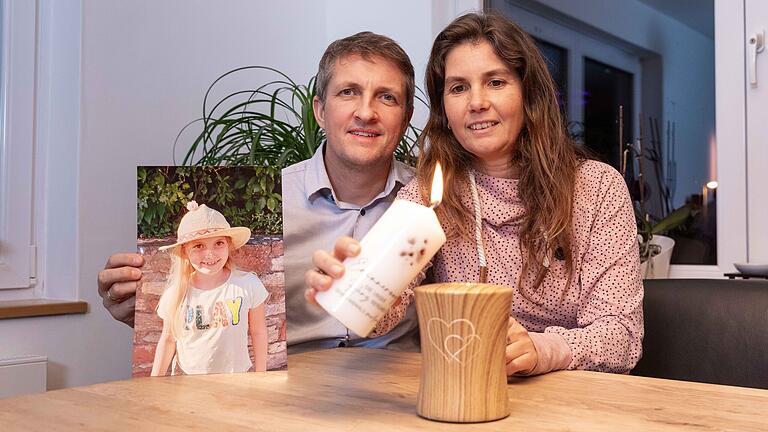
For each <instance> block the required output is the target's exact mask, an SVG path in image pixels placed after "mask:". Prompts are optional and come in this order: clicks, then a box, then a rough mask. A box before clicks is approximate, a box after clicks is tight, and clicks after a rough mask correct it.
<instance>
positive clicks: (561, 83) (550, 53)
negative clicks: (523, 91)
mask: <svg viewBox="0 0 768 432" xmlns="http://www.w3.org/2000/svg"><path fill="white" fill-rule="evenodd" d="M534 40H535V41H536V45H537V46H538V47H539V50H540V51H541V54H542V55H543V56H544V60H545V61H546V62H547V69H549V73H550V75H552V79H554V80H555V84H557V103H558V105H560V111H561V112H562V113H564V114H565V113H567V112H568V99H567V97H568V51H567V50H566V49H565V48H562V47H559V46H557V45H554V44H551V43H549V42H545V41H543V40H541V39H536V38H534Z"/></svg>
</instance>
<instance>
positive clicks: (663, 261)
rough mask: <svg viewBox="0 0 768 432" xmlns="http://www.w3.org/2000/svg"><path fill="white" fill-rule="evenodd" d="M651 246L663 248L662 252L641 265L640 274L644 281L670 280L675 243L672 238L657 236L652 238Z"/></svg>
mask: <svg viewBox="0 0 768 432" xmlns="http://www.w3.org/2000/svg"><path fill="white" fill-rule="evenodd" d="M651 244H654V245H658V246H659V247H661V252H660V253H659V254H658V255H656V256H654V257H653V258H651V259H649V260H648V261H646V262H644V263H642V264H640V274H641V275H642V276H643V279H667V278H669V262H670V261H671V260H672V249H673V248H674V247H675V241H674V240H673V239H671V238H670V237H667V236H663V235H658V234H657V235H655V236H653V238H651Z"/></svg>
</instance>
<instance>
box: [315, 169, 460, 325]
mask: <svg viewBox="0 0 768 432" xmlns="http://www.w3.org/2000/svg"><path fill="white" fill-rule="evenodd" d="M442 196H443V174H442V169H441V168H440V164H439V163H438V164H437V166H436V167H435V173H434V175H433V177H432V193H431V196H430V206H429V207H425V206H423V205H421V204H417V203H414V202H411V201H405V200H395V202H393V203H392V205H391V206H390V207H389V209H388V210H387V211H386V212H385V213H384V215H383V216H382V217H381V219H379V220H378V222H376V225H374V226H373V228H371V230H370V231H368V234H366V235H365V237H363V239H362V241H361V242H360V254H359V255H358V256H356V257H353V258H348V259H346V260H345V261H344V267H345V269H346V270H345V272H344V276H342V277H341V278H340V279H338V280H336V281H335V282H334V283H333V285H332V286H331V288H330V289H329V290H328V291H322V292H319V293H317V296H316V299H317V303H319V304H320V306H322V307H323V308H324V309H325V310H326V311H327V312H328V313H329V314H331V315H332V316H333V317H335V318H336V319H338V320H339V321H340V322H341V323H342V324H344V325H345V326H346V327H347V328H349V329H350V330H352V331H353V332H355V333H357V334H358V335H360V336H363V337H366V336H368V335H369V334H370V333H371V331H372V330H373V329H374V327H376V323H377V322H378V321H379V320H380V319H381V318H382V317H383V316H384V315H385V314H386V313H387V311H388V310H389V308H390V307H391V306H392V304H393V303H394V302H395V300H396V299H397V298H398V297H400V294H402V292H403V291H404V290H405V288H407V287H408V284H409V283H411V281H413V279H414V278H416V276H417V275H418V274H419V272H420V271H421V269H423V268H424V266H426V265H427V263H428V262H429V260H431V259H432V257H433V256H434V255H435V254H436V253H437V251H438V250H439V249H440V247H441V246H443V244H444V243H445V233H444V232H443V229H442V228H441V227H440V222H439V221H438V220H437V215H436V214H435V211H434V208H435V207H436V206H437V205H438V204H439V203H440V201H441V200H442Z"/></svg>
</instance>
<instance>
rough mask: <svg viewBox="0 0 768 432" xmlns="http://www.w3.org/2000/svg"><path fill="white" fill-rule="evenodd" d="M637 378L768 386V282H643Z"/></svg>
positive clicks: (635, 370)
mask: <svg viewBox="0 0 768 432" xmlns="http://www.w3.org/2000/svg"><path fill="white" fill-rule="evenodd" d="M644 287H645V298H644V300H643V312H644V318H645V338H644V340H643V357H642V358H641V359H640V362H639V363H638V364H637V366H636V367H635V369H634V370H633V371H632V374H633V375H642V376H650V377H658V378H670V379H678V380H685V381H699V382H706V383H714V384H727V385H736V386H745V387H757V388H768V281H766V280H727V279H657V280H646V281H644Z"/></svg>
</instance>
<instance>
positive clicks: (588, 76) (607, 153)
mask: <svg viewBox="0 0 768 432" xmlns="http://www.w3.org/2000/svg"><path fill="white" fill-rule="evenodd" d="M632 78H633V77H632V74H631V73H629V72H625V71H623V70H620V69H617V68H615V67H613V66H609V65H606V64H604V63H600V62H598V61H595V60H592V59H590V58H587V57H585V58H584V94H583V100H582V103H583V104H584V141H585V144H586V145H587V147H589V148H590V149H591V150H592V151H593V152H594V153H596V154H597V156H599V157H600V159H602V160H603V161H604V162H606V163H608V164H611V165H612V166H613V167H615V168H616V169H619V166H620V158H621V154H620V153H621V152H620V150H619V124H618V118H619V106H623V107H624V131H623V137H622V142H624V143H627V142H631V140H632V130H633V128H632V125H633V124H634V121H633V120H634V113H633V112H632Z"/></svg>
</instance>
